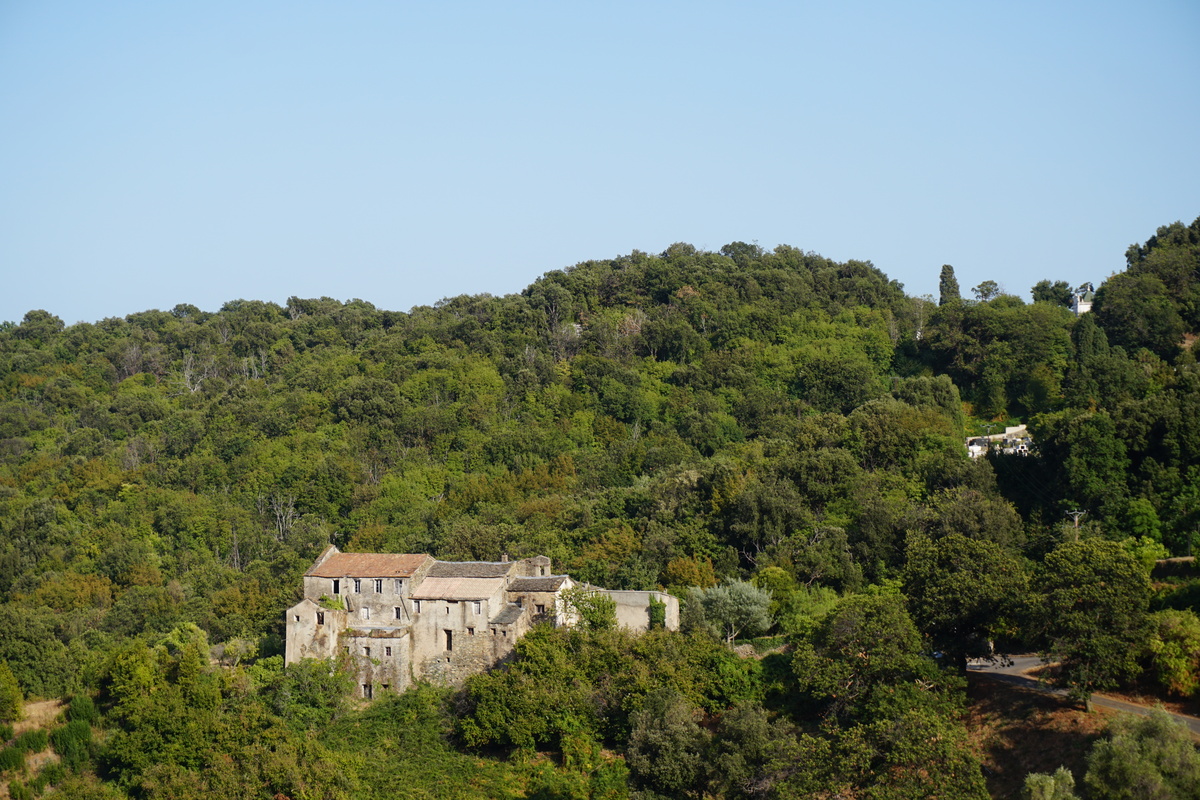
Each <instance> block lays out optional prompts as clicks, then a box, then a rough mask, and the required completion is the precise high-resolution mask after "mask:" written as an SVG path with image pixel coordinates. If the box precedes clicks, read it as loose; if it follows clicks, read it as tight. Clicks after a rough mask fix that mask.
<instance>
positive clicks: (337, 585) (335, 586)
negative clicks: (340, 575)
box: [333, 580, 342, 594]
mask: <svg viewBox="0 0 1200 800" xmlns="http://www.w3.org/2000/svg"><path fill="white" fill-rule="evenodd" d="M341 587H342V582H341V581H339V580H335V581H334V582H333V593H334V594H339V593H340V592H341Z"/></svg>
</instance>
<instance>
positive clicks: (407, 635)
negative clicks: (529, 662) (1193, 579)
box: [285, 545, 679, 699]
mask: <svg viewBox="0 0 1200 800" xmlns="http://www.w3.org/2000/svg"><path fill="white" fill-rule="evenodd" d="M575 587H576V583H575V582H574V581H572V580H571V578H570V576H568V575H555V574H554V573H553V571H552V570H551V568H550V559H549V558H546V557H545V556H535V557H533V558H525V559H521V560H519V561H509V560H508V558H507V557H505V558H503V559H502V560H500V561H465V562H464V561H438V560H437V559H435V558H433V557H431V556H428V555H423V554H412V553H343V552H341V551H339V550H338V549H337V548H336V547H334V546H332V545H330V546H329V547H328V548H326V549H325V552H323V553H322V554H321V556H320V557H319V558H318V559H317V561H316V562H315V563H314V564H313V565H312V567H311V568H310V569H309V570H308V572H306V573H305V574H304V599H303V600H301V601H300V602H299V603H297V604H296V605H294V606H292V607H291V608H289V609H288V611H287V649H286V656H285V659H286V661H287V663H289V664H291V663H294V662H296V661H299V660H300V659H302V658H335V657H348V658H349V659H350V660H351V663H352V664H353V667H354V671H355V673H356V675H357V677H358V680H357V683H358V685H359V687H360V690H361V693H362V696H363V697H366V698H368V699H370V698H371V697H373V696H374V694H375V692H377V691H385V692H386V691H394V692H401V691H404V690H405V689H407V688H408V687H409V686H410V685H411V684H412V683H413V682H414V681H421V680H424V681H429V682H431V683H438V684H443V685H457V684H460V683H461V682H462V681H463V680H465V679H466V678H467V677H469V676H471V675H474V674H476V673H479V672H483V671H485V670H487V669H489V668H491V667H492V666H494V665H496V664H498V663H500V662H501V661H503V660H505V659H506V658H507V657H508V656H509V655H510V654H511V653H512V651H513V646H514V644H515V643H516V641H517V640H518V639H520V638H521V637H522V636H524V635H525V633H526V632H527V631H528V630H529V629H530V628H531V627H532V626H533V625H534V624H536V623H539V622H545V623H548V624H551V625H556V626H570V625H572V624H574V622H575V620H574V619H573V618H572V617H571V615H570V614H569V613H568V611H567V610H566V604H564V603H563V602H562V593H563V592H564V591H566V590H568V589H572V588H575ZM583 588H586V589H587V590H589V591H593V592H597V593H600V594H604V595H606V596H608V597H611V598H612V599H613V600H614V601H615V603H616V610H617V623H618V625H620V626H622V627H624V628H628V629H630V630H635V631H644V630H648V629H649V627H650V608H651V603H652V601H657V602H658V603H662V604H664V609H663V610H664V611H665V616H664V626H665V627H666V628H668V629H670V630H677V629H678V627H679V601H678V599H676V598H675V597H672V596H671V595H669V594H666V593H665V592H636V591H612V590H607V589H599V588H596V587H592V586H585V587H583Z"/></svg>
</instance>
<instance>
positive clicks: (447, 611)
mask: <svg viewBox="0 0 1200 800" xmlns="http://www.w3.org/2000/svg"><path fill="white" fill-rule="evenodd" d="M446 613H447V614H449V613H450V604H449V603H446Z"/></svg>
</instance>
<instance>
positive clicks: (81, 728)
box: [50, 719, 92, 772]
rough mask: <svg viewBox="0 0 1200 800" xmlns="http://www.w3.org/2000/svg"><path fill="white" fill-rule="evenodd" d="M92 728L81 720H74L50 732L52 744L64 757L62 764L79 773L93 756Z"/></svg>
mask: <svg viewBox="0 0 1200 800" xmlns="http://www.w3.org/2000/svg"><path fill="white" fill-rule="evenodd" d="M91 742H92V728H91V726H90V725H88V724H87V723H86V722H84V721H83V720H81V719H74V720H71V721H70V722H68V723H67V724H66V725H64V726H62V727H61V728H55V729H54V730H53V731H51V732H50V744H51V745H52V746H53V747H54V752H56V753H58V755H59V756H61V757H62V763H63V764H64V765H65V766H66V767H67V768H68V769H70V770H71V771H73V772H78V771H79V769H80V767H82V766H83V764H84V762H86V761H87V760H88V758H89V757H90V756H91Z"/></svg>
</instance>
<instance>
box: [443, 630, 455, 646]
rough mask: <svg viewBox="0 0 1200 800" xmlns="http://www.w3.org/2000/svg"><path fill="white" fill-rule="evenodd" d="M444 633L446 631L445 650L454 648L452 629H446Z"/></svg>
mask: <svg viewBox="0 0 1200 800" xmlns="http://www.w3.org/2000/svg"><path fill="white" fill-rule="evenodd" d="M445 633H446V650H447V651H450V650H453V649H454V631H452V630H447V631H446V632H445Z"/></svg>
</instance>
